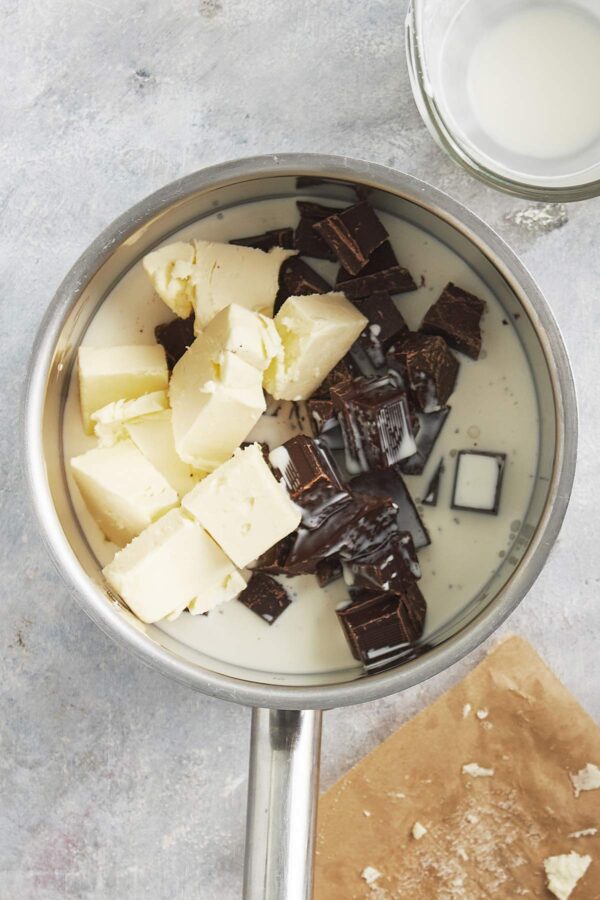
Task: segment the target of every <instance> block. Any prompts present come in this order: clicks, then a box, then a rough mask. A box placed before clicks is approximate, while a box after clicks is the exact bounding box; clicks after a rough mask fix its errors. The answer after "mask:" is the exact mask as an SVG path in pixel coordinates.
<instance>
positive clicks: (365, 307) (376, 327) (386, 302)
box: [349, 291, 408, 374]
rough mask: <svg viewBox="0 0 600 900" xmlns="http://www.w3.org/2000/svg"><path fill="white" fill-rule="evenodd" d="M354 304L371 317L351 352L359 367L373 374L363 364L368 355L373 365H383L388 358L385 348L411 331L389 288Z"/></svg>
mask: <svg viewBox="0 0 600 900" xmlns="http://www.w3.org/2000/svg"><path fill="white" fill-rule="evenodd" d="M354 305H355V306H356V307H357V309H358V310H359V311H360V312H361V313H362V314H363V316H366V317H367V318H368V320H369V324H368V325H367V327H366V328H365V330H364V331H363V332H362V334H361V335H360V336H359V337H358V339H357V340H356V341H355V343H354V344H353V346H352V347H351V348H350V351H349V352H350V356H351V357H352V359H353V360H354V362H355V363H356V365H357V366H358V368H359V369H360V370H361V371H362V372H363V373H364V374H370V373H369V372H368V371H367V370H366V368H365V365H364V359H365V357H366V359H367V360H368V361H369V363H370V365H371V366H372V367H373V368H374V369H380V368H381V367H382V366H383V364H384V362H385V351H386V350H387V349H388V348H389V347H390V346H391V345H392V344H393V343H394V341H395V340H397V339H398V338H399V337H400V335H402V334H403V333H404V332H406V331H408V325H407V324H406V322H405V321H404V316H403V315H402V313H401V312H399V310H398V308H397V306H396V304H395V303H394V301H393V300H392V298H391V297H390V295H389V294H388V293H387V292H386V291H380V292H379V293H378V294H373V296H372V297H364V298H363V299H362V300H355V301H354Z"/></svg>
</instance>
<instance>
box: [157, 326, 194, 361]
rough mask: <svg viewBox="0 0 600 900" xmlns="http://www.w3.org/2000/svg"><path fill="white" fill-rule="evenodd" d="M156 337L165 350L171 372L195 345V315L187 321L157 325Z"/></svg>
mask: <svg viewBox="0 0 600 900" xmlns="http://www.w3.org/2000/svg"><path fill="white" fill-rule="evenodd" d="M154 336H155V338H156V340H157V342H158V343H159V344H161V345H162V346H163V347H164V348H165V353H166V355H167V365H168V367H169V371H172V370H173V369H174V368H175V364H176V363H177V362H179V360H180V359H181V357H182V356H183V354H184V353H185V351H186V350H187V349H188V348H189V347H191V345H192V344H193V343H194V338H195V335H194V314H193V313H192V315H191V316H188V318H187V319H173V321H172V322H165V323H164V324H163V325H157V326H156V328H155V329H154Z"/></svg>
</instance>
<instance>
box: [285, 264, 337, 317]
mask: <svg viewBox="0 0 600 900" xmlns="http://www.w3.org/2000/svg"><path fill="white" fill-rule="evenodd" d="M330 290H331V285H330V284H328V283H327V282H326V281H325V279H324V278H321V276H320V275H319V273H318V272H315V270H314V269H311V267H310V266H309V265H308V264H307V263H305V262H304V260H303V259H300V258H299V257H297V256H291V257H290V258H289V259H286V260H285V262H284V263H283V264H282V266H281V268H280V269H279V290H278V292H277V297H276V299H275V309H274V311H275V312H276V313H277V312H279V310H280V308H281V306H282V304H283V303H284V301H285V300H287V298H288V297H300V296H305V295H307V294H326V293H327V292H328V291H330Z"/></svg>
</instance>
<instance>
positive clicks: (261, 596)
mask: <svg viewBox="0 0 600 900" xmlns="http://www.w3.org/2000/svg"><path fill="white" fill-rule="evenodd" d="M237 599H238V600H239V601H240V603H243V604H244V606H247V607H248V609H251V610H252V612H253V613H256V615H257V616H260V617H261V619H264V620H265V622H267V623H268V624H269V625H272V624H273V622H274V621H275V620H276V619H278V618H279V616H280V615H281V613H282V612H284V611H285V610H286V609H287V608H288V606H289V605H290V603H291V602H292V601H291V599H290V595H289V594H288V592H287V591H286V589H285V588H284V587H283V585H281V584H279V582H278V581H275V579H274V578H271V576H270V575H265V574H264V573H262V572H255V573H254V574H253V575H252V577H251V578H250V581H249V582H248V585H247V587H246V588H245V590H243V591H242V593H241V594H240V595H239V596H238V598H237Z"/></svg>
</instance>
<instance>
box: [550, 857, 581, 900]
mask: <svg viewBox="0 0 600 900" xmlns="http://www.w3.org/2000/svg"><path fill="white" fill-rule="evenodd" d="M591 862H592V857H591V856H580V855H579V853H575V851H574V850H572V851H571V853H565V854H562V855H560V856H549V857H547V858H546V859H545V860H544V870H545V872H546V878H547V886H548V890H549V891H550V893H551V894H554V896H555V897H558V900H568V898H569V897H570V896H571V894H572V893H573V891H574V889H575V887H576V885H577V882H578V881H579V880H580V878H583V876H584V875H585V873H586V872H587V870H588V868H589V865H590V863H591Z"/></svg>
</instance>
